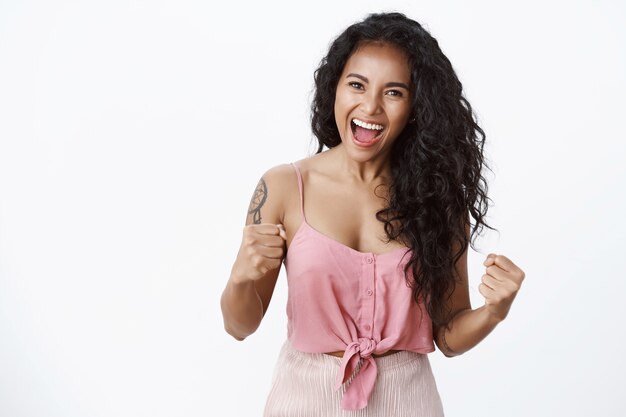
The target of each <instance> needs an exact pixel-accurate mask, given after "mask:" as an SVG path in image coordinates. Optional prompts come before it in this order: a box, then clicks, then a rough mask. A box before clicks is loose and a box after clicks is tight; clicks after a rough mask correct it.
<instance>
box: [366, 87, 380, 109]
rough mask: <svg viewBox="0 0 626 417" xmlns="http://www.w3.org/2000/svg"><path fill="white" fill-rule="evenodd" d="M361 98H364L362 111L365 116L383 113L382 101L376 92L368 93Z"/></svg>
mask: <svg viewBox="0 0 626 417" xmlns="http://www.w3.org/2000/svg"><path fill="white" fill-rule="evenodd" d="M361 97H363V100H362V102H361V109H362V110H363V112H364V113H365V114H377V113H379V112H380V111H381V105H380V100H379V97H378V94H377V93H376V92H375V91H372V90H370V91H367V92H366V93H365V94H363V95H362V96H361Z"/></svg>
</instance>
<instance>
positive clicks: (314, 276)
mask: <svg viewBox="0 0 626 417" xmlns="http://www.w3.org/2000/svg"><path fill="white" fill-rule="evenodd" d="M291 165H293V167H294V168H295V170H296V174H297V177H298V189H299V191H300V212H301V215H302V222H301V223H300V226H299V228H298V230H297V231H296V233H295V235H294V237H293V239H292V241H291V244H290V245H289V248H288V249H287V254H286V255H285V258H284V261H283V262H284V264H285V269H286V273H287V287H288V295H287V338H288V339H289V341H290V343H291V344H292V346H293V347H294V348H295V349H297V350H299V351H301V352H309V353H325V352H335V351H344V354H343V358H342V360H341V365H340V368H339V372H338V374H337V377H336V379H335V384H334V387H333V389H335V390H338V389H339V388H341V386H342V385H343V384H344V383H346V382H347V383H348V385H347V388H346V390H345V392H344V393H343V397H342V399H341V406H342V408H343V409H344V410H360V409H362V408H364V407H366V406H367V403H368V400H369V398H370V396H371V393H372V391H373V389H374V384H375V382H376V376H377V373H378V370H377V367H376V361H375V358H374V357H373V356H371V355H372V354H382V353H384V352H386V351H388V350H390V349H396V350H408V351H413V352H417V353H423V354H427V353H430V352H433V351H434V350H435V346H434V341H433V332H432V322H431V319H430V317H429V315H428V313H427V311H426V308H425V306H424V303H423V299H420V303H419V304H417V303H415V301H414V300H413V296H412V290H411V288H410V287H409V286H408V285H407V283H406V280H405V278H404V274H403V271H402V268H403V266H404V265H405V264H406V262H407V261H408V260H409V256H408V254H409V252H410V249H409V248H406V247H403V248H397V249H395V250H392V251H389V252H384V253H380V254H376V253H372V252H360V251H357V250H356V249H353V248H351V247H349V246H346V245H344V244H342V243H340V242H338V241H337V240H335V239H332V238H330V237H328V236H326V235H325V234H323V233H321V232H319V231H317V230H316V229H314V228H313V227H311V226H310V225H309V224H308V223H307V222H306V218H305V216H304V201H303V184H302V175H301V173H300V170H299V168H298V167H297V165H296V164H295V163H291ZM403 255H407V256H406V257H405V256H403ZM409 271H410V269H409ZM359 365H360V366H359Z"/></svg>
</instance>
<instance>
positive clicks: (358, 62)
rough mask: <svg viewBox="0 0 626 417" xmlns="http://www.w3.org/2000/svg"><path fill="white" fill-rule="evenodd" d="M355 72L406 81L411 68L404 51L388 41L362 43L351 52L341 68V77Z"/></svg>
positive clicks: (367, 75) (409, 75)
mask: <svg viewBox="0 0 626 417" xmlns="http://www.w3.org/2000/svg"><path fill="white" fill-rule="evenodd" d="M351 72H357V73H359V74H361V75H365V76H366V77H368V78H370V77H374V78H375V77H380V78H393V79H394V81H404V82H406V83H408V82H409V81H410V79H411V69H410V67H409V60H408V57H407V55H406V53H405V52H404V51H403V50H401V49H400V48H398V47H397V46H394V45H390V44H388V43H371V42H370V43H364V44H361V45H360V46H358V47H357V49H356V50H355V51H354V52H353V53H352V55H351V56H350V58H348V61H346V65H345V66H344V69H343V74H342V77H345V76H346V75H347V74H349V73H351Z"/></svg>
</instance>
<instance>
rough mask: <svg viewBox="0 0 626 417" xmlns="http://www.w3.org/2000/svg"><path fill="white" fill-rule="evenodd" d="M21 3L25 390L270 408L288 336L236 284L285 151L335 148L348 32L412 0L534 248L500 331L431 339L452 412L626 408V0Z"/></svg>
mask: <svg viewBox="0 0 626 417" xmlns="http://www.w3.org/2000/svg"><path fill="white" fill-rule="evenodd" d="M211 3H212V2H209V1H194V0H186V1H180V0H177V1H173V0H167V1H165V0H164V1H147V0H145V1H138V0H130V1H129V0H124V1H121V0H115V1H111V0H108V1H101V2H90V1H40V2H33V1H3V2H0V415H1V416H3V417H22V416H24V417H25V416H47V417H56V416H59V417H60V416H62V417H74V416H76V417H79V416H80V417H82V416H107V417H108V416H111V417H113V416H116V417H117V416H129V417H130V416H133V417H139V416H150V417H160V416H224V417H228V416H260V415H261V413H262V408H263V406H264V401H265V398H266V396H267V394H268V390H269V387H270V382H271V373H272V370H273V367H274V364H275V361H276V358H277V356H278V351H279V348H280V346H281V344H282V342H283V341H284V339H285V337H286V315H285V305H286V283H285V275H284V270H283V271H282V272H281V274H280V277H279V283H278V285H277V287H276V290H275V294H274V297H273V300H272V303H271V306H270V308H269V311H268V313H267V315H266V317H265V319H264V321H263V322H262V324H261V326H260V327H259V329H258V331H257V332H256V333H254V334H253V335H251V336H249V337H248V338H247V339H246V340H245V341H243V342H237V341H236V340H235V339H233V338H232V337H230V336H229V335H228V334H226V333H225V331H224V330H223V323H222V315H221V310H220V305H219V299H220V295H221V292H222V290H223V288H224V286H225V284H226V281H227V279H228V276H229V273H230V268H231V266H232V262H233V261H234V259H235V256H236V253H237V250H238V248H239V244H240V238H241V232H242V229H243V225H244V221H245V215H246V210H247V207H248V203H249V201H250V197H251V196H252V193H253V191H254V188H255V186H256V184H257V181H258V179H259V177H260V175H261V174H263V173H264V172H265V171H266V170H267V169H269V168H271V167H273V166H275V165H278V164H283V163H288V162H292V161H295V160H298V159H301V158H304V157H306V156H308V155H311V154H312V153H313V152H314V150H315V145H314V144H313V142H312V135H311V132H310V126H309V119H308V117H309V102H310V99H311V90H312V86H313V78H312V76H313V75H312V74H313V71H314V69H315V68H316V66H317V64H318V62H319V60H320V59H321V58H322V56H323V55H324V54H325V52H326V49H327V47H328V45H329V43H330V42H331V40H332V39H333V38H334V37H335V36H337V35H338V34H339V33H340V32H341V31H342V30H343V29H344V28H345V27H347V25H349V24H351V23H353V22H354V21H356V20H360V19H362V18H363V17H365V16H366V14H367V13H369V12H374V11H392V10H398V11H402V12H404V13H406V14H407V15H408V16H410V17H412V18H414V19H415V20H417V21H418V22H420V23H422V24H423V25H424V27H425V28H426V29H427V30H429V31H430V32H431V34H432V35H433V36H434V37H435V38H436V39H437V40H438V41H439V44H440V46H441V48H442V50H443V51H444V53H445V54H446V56H448V58H449V59H450V60H451V62H452V64H453V66H454V69H455V70H456V72H457V75H458V77H459V79H460V80H461V82H462V83H463V86H464V94H465V96H466V97H467V98H468V100H469V101H470V103H471V104H472V106H473V107H474V109H475V111H476V113H477V115H478V121H479V124H480V126H481V127H483V129H484V130H485V132H486V134H487V144H486V148H485V151H486V157H487V158H488V162H489V163H490V165H491V167H492V168H493V170H494V173H493V174H492V173H489V172H487V173H486V175H487V178H488V181H489V196H490V198H492V200H493V202H494V205H493V206H492V207H491V208H490V210H489V217H488V219H487V220H488V222H489V224H491V225H492V226H495V227H496V228H498V230H499V232H500V233H494V232H488V233H486V234H485V235H484V236H483V237H481V238H480V239H479V240H478V242H477V243H478V249H479V252H474V251H471V252H470V257H469V262H470V265H469V267H470V291H471V296H472V303H473V306H474V308H477V307H479V306H481V305H482V303H483V298H482V296H481V295H480V293H479V292H478V289H477V288H478V284H479V283H480V276H481V275H482V274H483V272H484V267H483V266H482V261H483V260H484V257H485V255H486V254H487V253H489V252H495V253H499V254H503V255H505V256H507V257H509V258H510V259H512V260H513V261H514V262H515V263H516V264H518V265H519V266H520V267H521V268H522V269H523V270H524V271H525V272H526V280H525V281H524V284H523V287H522V289H521V290H520V292H519V294H518V297H517V299H516V300H515V303H514V304H513V307H512V309H511V312H510V314H509V317H508V318H507V319H506V320H505V321H504V322H502V323H501V324H500V325H499V326H498V327H497V328H496V329H495V330H494V331H493V332H492V333H491V334H490V335H489V336H488V337H487V339H485V340H484V341H483V342H482V343H480V344H479V345H478V346H477V347H476V348H474V349H473V350H471V351H469V352H467V353H466V354H464V355H462V356H459V357H456V358H453V359H448V358H445V357H444V356H443V355H442V354H441V353H440V352H439V351H436V352H433V353H432V354H430V355H429V358H430V360H431V364H432V367H433V371H434V373H435V377H436V380H437V384H438V387H439V390H440V394H441V396H442V399H443V402H444V407H445V411H446V416H448V417H455V416H458V417H460V416H529V415H532V416H555V415H567V416H590V415H597V416H622V415H625V413H626V406H624V403H623V401H622V400H621V399H620V397H621V395H622V394H623V387H624V386H626V377H625V376H624V373H625V371H626V366H625V363H624V341H625V338H624V330H623V328H624V327H623V320H621V319H622V318H623V317H624V316H626V307H625V305H626V304H625V303H624V302H623V297H624V294H625V290H626V284H625V283H624V249H625V245H624V240H623V239H624V236H626V226H625V223H624V220H623V216H624V213H626V204H625V199H624V183H625V181H626V168H625V167H624V163H623V161H624V157H625V156H626V144H625V139H626V138H625V134H624V130H625V128H624V125H623V120H624V96H625V94H626V86H625V84H626V76H625V74H626V64H625V58H626V52H625V51H626V47H625V46H626V45H625V42H624V41H625V39H626V33H625V29H624V25H623V22H624V18H625V17H626V13H625V11H626V7H625V5H624V2H617V1H608V0H605V1H585V2H583V1H568V2H565V1H562V2H561V1H558V2H539V1H524V2H518V3H513V2H506V4H505V3H503V2H496V1H493V2H485V1H473V2H460V1H459V2H444V1H436V2H435V1H431V2H423V1H414V0H412V1H405V2H402V1H384V2H383V1H380V2H376V1H363V0H359V1H346V2H339V1H316V2H306V3H297V4H296V2H291V3H289V4H287V3H285V4H279V3H273V2H268V1H264V2H249V3H248V4H245V3H242V2H226V3H224V4H219V5H216V4H211Z"/></svg>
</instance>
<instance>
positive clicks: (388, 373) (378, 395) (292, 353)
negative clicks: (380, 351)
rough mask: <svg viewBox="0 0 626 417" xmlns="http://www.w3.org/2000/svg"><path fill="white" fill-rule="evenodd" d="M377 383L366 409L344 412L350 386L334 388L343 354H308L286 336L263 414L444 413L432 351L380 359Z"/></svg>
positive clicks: (408, 416)
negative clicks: (433, 366) (345, 396)
mask: <svg viewBox="0 0 626 417" xmlns="http://www.w3.org/2000/svg"><path fill="white" fill-rule="evenodd" d="M374 359H375V360H376V365H377V367H378V376H377V378H376V385H374V391H373V392H372V396H371V397H370V399H369V401H368V404H367V406H366V407H365V408H363V409H361V410H356V411H348V410H343V409H342V408H341V397H342V394H343V392H345V389H346V385H345V384H344V385H343V386H342V387H341V389H338V390H337V391H334V390H333V384H334V382H335V378H336V377H337V373H338V372H339V367H340V363H341V358H339V357H336V356H332V355H327V354H325V353H306V352H300V351H298V350H296V349H294V348H293V346H292V345H291V343H290V342H289V340H285V342H284V344H283V346H282V348H281V350H280V354H279V356H278V360H277V362H276V366H275V368H274V373H273V376H272V385H271V388H270V392H269V395H268V397H267V401H266V404H265V410H264V413H263V417H443V416H444V413H443V405H442V402H441V398H440V397H439V391H438V390H437V384H436V383H435V378H434V376H433V373H432V369H431V367H430V362H429V360H428V355H424V354H421V353H416V352H410V351H406V350H403V351H400V352H396V353H392V354H390V355H387V356H381V357H375V358H374Z"/></svg>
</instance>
